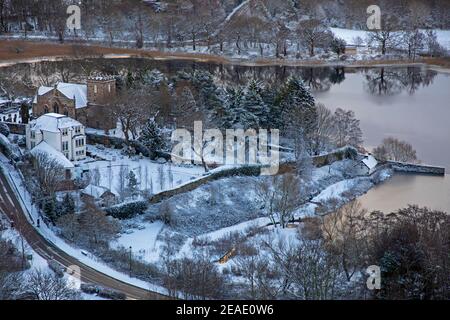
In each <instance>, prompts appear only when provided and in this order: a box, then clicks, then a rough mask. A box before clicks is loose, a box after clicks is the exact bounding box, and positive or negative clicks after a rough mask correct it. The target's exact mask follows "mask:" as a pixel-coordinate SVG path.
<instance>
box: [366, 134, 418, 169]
mask: <svg viewBox="0 0 450 320" xmlns="http://www.w3.org/2000/svg"><path fill="white" fill-rule="evenodd" d="M373 154H374V156H375V157H376V158H377V159H379V160H383V161H386V160H392V161H400V162H413V163H416V162H418V159H417V153H416V150H414V149H413V147H412V145H411V144H409V143H408V142H405V141H400V140H398V139H395V138H393V137H388V138H386V139H384V140H383V142H382V144H381V145H380V146H378V147H376V148H375V149H374V150H373Z"/></svg>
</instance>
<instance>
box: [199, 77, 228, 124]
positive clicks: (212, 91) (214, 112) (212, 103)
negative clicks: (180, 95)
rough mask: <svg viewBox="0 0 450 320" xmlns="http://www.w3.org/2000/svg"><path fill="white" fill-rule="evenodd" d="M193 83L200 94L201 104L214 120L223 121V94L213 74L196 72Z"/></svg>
mask: <svg viewBox="0 0 450 320" xmlns="http://www.w3.org/2000/svg"><path fill="white" fill-rule="evenodd" d="M192 83H193V85H194V86H195V88H196V89H197V90H198V92H199V101H198V102H199V104H200V105H201V106H203V107H204V108H205V109H206V110H208V111H209V112H210V114H211V118H212V119H222V118H223V116H224V115H225V107H224V101H223V99H222V92H221V90H220V89H219V88H218V87H217V85H216V84H215V83H214V79H213V77H212V75H211V73H209V72H207V71H202V70H196V71H194V74H193V76H192Z"/></svg>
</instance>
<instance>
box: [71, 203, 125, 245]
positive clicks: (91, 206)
mask: <svg viewBox="0 0 450 320" xmlns="http://www.w3.org/2000/svg"><path fill="white" fill-rule="evenodd" d="M78 221H79V224H80V230H81V232H82V236H83V237H84V239H85V240H86V241H87V243H88V244H89V245H91V246H98V245H108V244H109V242H110V241H111V240H113V239H114V238H115V237H116V235H117V233H118V232H119V231H120V225H119V224H118V222H117V221H115V220H114V219H113V218H111V217H108V216H107V215H106V213H105V212H103V211H102V210H100V209H99V208H98V207H97V205H96V204H95V203H94V202H93V201H85V202H84V204H83V209H82V210H81V213H80V215H79V220H78Z"/></svg>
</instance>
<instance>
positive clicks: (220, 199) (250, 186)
mask: <svg viewBox="0 0 450 320" xmlns="http://www.w3.org/2000/svg"><path fill="white" fill-rule="evenodd" d="M341 166H342V168H345V167H346V165H345V161H344V162H343V163H335V164H334V165H333V169H332V170H331V173H330V168H329V166H325V167H322V168H317V169H315V170H314V171H313V182H312V184H311V186H310V188H309V189H308V190H309V192H313V193H316V196H315V197H313V198H312V199H311V202H309V201H307V200H306V203H305V204H304V205H302V206H301V207H300V208H298V210H297V211H296V212H295V215H294V216H295V218H302V217H305V216H314V215H315V213H316V209H317V208H318V203H324V204H325V203H326V202H327V201H328V200H330V199H331V198H333V199H338V201H339V202H340V203H341V204H344V203H345V202H347V201H349V200H351V199H350V198H348V197H349V195H348V194H346V193H349V192H350V193H352V194H354V197H356V196H359V195H362V194H363V193H365V192H367V191H368V190H370V189H371V188H372V187H373V186H374V184H375V183H376V182H375V181H374V180H373V177H368V176H363V177H355V178H350V179H347V178H345V177H344V176H343V174H342V172H341V170H342V168H341ZM379 177H381V179H387V178H388V177H390V174H389V172H384V171H383V172H381V174H380V176H379ZM261 179H264V178H262V177H259V178H251V177H232V178H225V179H221V180H218V181H213V182H210V183H208V184H206V185H203V186H201V187H199V188H197V189H195V190H193V191H191V192H189V193H185V194H180V195H177V196H175V197H173V198H172V199H170V200H169V203H170V205H171V208H172V220H173V224H172V225H171V226H165V225H163V224H161V223H160V222H159V221H156V222H153V223H149V222H148V221H151V218H152V217H153V218H154V219H157V217H156V216H157V212H158V208H159V205H158V204H157V205H152V206H151V207H150V209H149V211H148V213H147V214H145V215H143V216H140V217H137V218H133V219H132V220H131V221H129V222H127V223H126V225H127V226H131V227H130V228H127V233H125V234H123V235H121V236H120V238H119V239H118V240H117V243H116V245H121V246H124V247H126V248H129V247H130V246H131V247H132V250H133V252H134V254H135V255H136V256H138V257H140V258H141V259H143V260H144V261H148V262H152V263H157V262H158V259H159V255H160V253H161V248H162V246H163V245H164V241H165V240H164V237H163V236H162V235H164V234H176V235H178V236H180V237H181V238H182V239H183V240H182V242H183V244H182V246H181V247H180V248H179V251H178V253H177V256H179V257H182V256H189V255H191V254H192V252H193V251H194V247H195V246H194V242H195V241H198V240H201V239H203V240H207V241H209V242H210V241H216V240H218V239H220V238H225V237H227V236H228V235H230V234H231V233H240V234H246V233H247V230H252V229H255V228H260V227H264V226H267V225H268V224H270V223H271V220H270V219H269V218H268V217H265V216H263V215H261V210H260V207H259V204H258V201H256V194H255V185H256V183H257V182H258V181H259V180H261ZM217 191H219V192H217Z"/></svg>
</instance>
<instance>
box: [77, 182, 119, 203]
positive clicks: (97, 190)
mask: <svg viewBox="0 0 450 320" xmlns="http://www.w3.org/2000/svg"><path fill="white" fill-rule="evenodd" d="M81 193H83V194H86V195H88V196H91V197H94V198H95V199H98V198H100V197H101V196H103V195H104V194H105V193H112V192H111V191H109V189H107V188H104V187H100V186H94V185H92V184H90V185H88V186H87V187H86V188H84V189H83V190H82V191H81Z"/></svg>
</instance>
